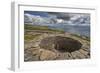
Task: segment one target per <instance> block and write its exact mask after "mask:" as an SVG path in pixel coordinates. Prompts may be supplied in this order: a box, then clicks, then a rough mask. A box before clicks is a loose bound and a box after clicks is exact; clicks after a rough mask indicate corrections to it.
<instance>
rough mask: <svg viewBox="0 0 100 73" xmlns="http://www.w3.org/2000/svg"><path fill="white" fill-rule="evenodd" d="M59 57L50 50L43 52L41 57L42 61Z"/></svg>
mask: <svg viewBox="0 0 100 73" xmlns="http://www.w3.org/2000/svg"><path fill="white" fill-rule="evenodd" d="M56 57H57V56H56V54H55V53H54V52H52V51H48V50H44V51H42V52H41V55H40V60H53V59H55V58H56Z"/></svg>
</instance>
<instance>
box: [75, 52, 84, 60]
mask: <svg viewBox="0 0 100 73" xmlns="http://www.w3.org/2000/svg"><path fill="white" fill-rule="evenodd" d="M74 53H76V56H77V57H76V58H79V59H84V58H85V56H84V55H83V54H82V53H80V52H79V51H75V52H74Z"/></svg>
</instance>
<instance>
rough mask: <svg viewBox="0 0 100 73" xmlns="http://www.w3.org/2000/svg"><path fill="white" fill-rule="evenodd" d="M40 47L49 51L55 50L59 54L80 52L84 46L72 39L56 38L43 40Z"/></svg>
mask: <svg viewBox="0 0 100 73" xmlns="http://www.w3.org/2000/svg"><path fill="white" fill-rule="evenodd" d="M39 46H40V48H43V49H47V50H54V49H55V50H57V51H59V52H73V51H76V50H79V49H80V48H81V46H82V44H81V43H80V42H79V41H77V40H74V39H72V38H68V37H62V36H54V37H47V38H44V39H42V40H41V42H40V44H39Z"/></svg>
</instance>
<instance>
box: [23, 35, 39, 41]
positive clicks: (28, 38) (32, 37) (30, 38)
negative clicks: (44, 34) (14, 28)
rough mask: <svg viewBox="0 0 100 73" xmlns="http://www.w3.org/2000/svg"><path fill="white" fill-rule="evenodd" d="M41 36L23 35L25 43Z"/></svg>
mask: <svg viewBox="0 0 100 73" xmlns="http://www.w3.org/2000/svg"><path fill="white" fill-rule="evenodd" d="M40 35H41V34H35V35H27V34H25V35H24V39H25V40H26V41H30V40H33V39H34V38H36V37H38V36H40Z"/></svg>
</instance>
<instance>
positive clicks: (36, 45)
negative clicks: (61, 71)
mask: <svg viewBox="0 0 100 73" xmlns="http://www.w3.org/2000/svg"><path fill="white" fill-rule="evenodd" d="M27 35H38V36H36V37H34V39H31V40H26V39H25V41H24V61H25V62H27V61H28V62H29V61H44V60H69V59H88V58H90V41H89V40H87V39H86V38H85V37H78V36H75V35H72V34H70V33H67V32H65V33H59V32H54V33H53V32H52V33H51V32H49V31H36V30H30V31H28V32H27ZM56 36H60V37H65V38H71V39H74V40H76V41H78V42H79V43H81V46H80V48H78V49H76V50H73V51H68V50H67V51H66V49H67V48H65V47H63V48H60V49H65V50H64V51H63V52H62V51H60V50H57V49H56V48H55V44H54V40H52V39H51V38H49V39H48V40H46V41H45V42H44V43H43V42H42V41H43V39H46V38H48V37H56ZM56 40H58V39H56ZM56 40H55V41H56ZM62 43H63V44H65V45H66V46H67V45H68V44H66V43H65V42H63V41H62ZM41 44H42V46H43V47H41ZM73 44H75V43H73ZM58 46H59V45H58ZM70 46H71V45H70ZM74 46H75V45H74ZM44 47H46V48H44ZM56 47H57V46H56ZM69 49H75V48H74V47H73V45H72V46H71V48H69Z"/></svg>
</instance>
